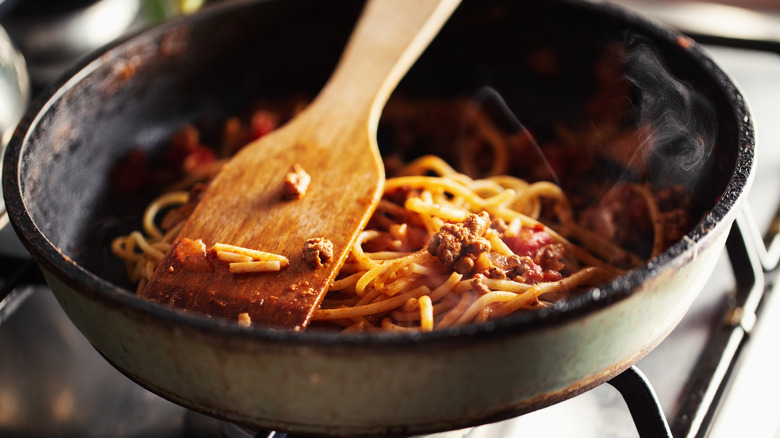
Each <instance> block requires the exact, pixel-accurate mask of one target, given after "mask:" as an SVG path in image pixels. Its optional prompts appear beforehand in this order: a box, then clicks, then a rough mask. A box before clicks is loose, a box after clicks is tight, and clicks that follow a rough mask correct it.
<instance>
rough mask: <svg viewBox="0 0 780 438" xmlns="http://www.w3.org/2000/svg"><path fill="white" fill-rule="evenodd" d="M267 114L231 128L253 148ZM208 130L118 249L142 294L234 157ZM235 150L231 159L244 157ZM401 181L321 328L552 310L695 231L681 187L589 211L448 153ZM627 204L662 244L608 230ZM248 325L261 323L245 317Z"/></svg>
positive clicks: (419, 162) (401, 171)
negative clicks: (472, 172) (470, 170)
mask: <svg viewBox="0 0 780 438" xmlns="http://www.w3.org/2000/svg"><path fill="white" fill-rule="evenodd" d="M263 114H264V115H263V117H258V116H257V114H255V115H254V116H253V118H252V119H251V121H250V122H249V123H248V124H247V125H244V126H243V127H241V126H239V127H238V128H237V127H236V123H237V121H236V120H235V119H231V120H229V121H228V123H226V124H225V129H226V131H225V133H226V135H225V137H226V138H227V137H228V136H230V135H232V136H233V137H239V138H241V140H235V139H234V140H233V141H245V140H246V137H247V136H249V137H250V138H251V137H252V136H255V137H256V136H258V135H262V133H259V134H258V132H259V131H260V130H264V132H267V131H269V130H270V129H272V128H273V126H272V127H270V128H269V126H268V123H269V120H278V119H279V118H280V117H278V115H275V114H273V113H271V114H270V115H269V114H265V113H263ZM255 125H257V126H255ZM241 130H243V131H241ZM247 132H249V134H247ZM196 134H197V131H196V132H195V133H193V128H192V127H190V126H187V127H185V128H183V129H182V131H180V132H179V133H178V134H177V136H175V137H174V139H173V142H172V146H171V150H173V151H174V152H176V153H178V154H179V164H178V166H180V167H179V169H184V171H183V172H182V173H183V180H182V182H180V183H177V184H175V185H173V186H171V188H172V189H171V190H170V191H167V192H166V193H164V194H162V195H161V196H160V197H158V198H157V199H156V200H155V201H154V202H152V203H151V204H150V205H149V207H148V208H147V210H146V212H145V214H144V216H143V227H142V228H143V229H142V230H139V231H134V232H132V233H130V234H128V235H126V236H120V237H118V238H116V239H115V240H114V242H113V244H112V250H113V252H114V253H115V254H116V255H117V256H118V257H119V258H120V259H122V260H124V262H125V266H126V271H127V276H128V279H129V280H130V281H132V282H133V283H136V284H137V290H138V291H139V292H140V291H141V290H143V288H144V286H145V284H146V282H147V281H148V279H149V277H150V276H151V275H152V273H153V272H154V270H155V268H156V267H157V265H158V264H159V262H160V261H161V260H162V258H163V256H164V254H165V253H166V251H167V250H168V249H169V248H170V246H171V244H172V242H173V241H174V240H175V238H176V235H177V233H178V230H179V229H180V227H181V225H183V223H184V221H186V219H187V217H188V215H189V214H190V213H191V212H192V209H193V208H194V206H195V205H196V204H197V202H198V200H199V195H200V193H202V190H203V187H204V185H203V182H206V183H207V181H208V179H209V178H210V177H211V176H213V175H214V174H215V173H216V172H218V170H219V167H220V166H221V161H220V160H221V159H222V158H224V157H219V155H220V154H219V153H216V152H211V151H214V150H216V148H214V149H212V148H207V147H204V146H202V145H200V143H199V140H198V137H197V135H196ZM491 135H496V134H495V132H493V133H492V134H491ZM227 142H228V141H227V140H225V141H223V144H222V148H221V149H222V151H223V152H222V154H223V155H229V154H230V153H232V152H233V151H234V150H235V147H233V146H225V144H227ZM226 150H227V152H225V151H226ZM204 151H206V152H204ZM170 154H173V152H170ZM130 157H132V154H131V155H130ZM133 160H136V161H137V157H136V158H133ZM130 161H131V162H132V160H130ZM123 165H124V166H128V164H127V161H125V163H120V166H118V167H117V169H118V170H117V172H116V173H119V174H125V175H126V174H128V173H130V172H128V171H127V169H122V167H121V166H123ZM392 174H393V175H392V177H390V178H388V179H387V181H386V183H385V187H384V195H383V197H382V199H381V201H380V202H379V205H378V207H377V210H376V211H375V213H374V215H373V216H372V218H371V220H370V222H369V225H368V227H367V228H366V229H365V230H363V231H362V233H361V234H360V235H359V237H358V239H357V242H355V244H354V245H353V247H352V249H351V252H350V255H349V257H348V259H347V261H346V263H345V265H344V266H343V267H342V269H341V270H340V272H339V275H338V277H337V279H336V280H335V281H334V283H333V284H332V285H331V287H330V289H329V291H328V293H327V295H326V296H325V298H324V300H323V302H322V305H321V307H320V308H319V309H317V310H315V313H314V315H313V319H312V323H311V327H312V329H313V328H317V329H320V328H335V329H338V330H343V331H346V332H350V331H373V330H384V331H408V330H423V331H430V330H435V329H441V328H446V327H451V326H455V325H462V324H468V323H475V322H483V321H487V320H490V319H495V318H499V317H502V316H506V315H510V314H513V313H516V312H523V311H529V310H533V309H537V308H541V307H545V306H549V305H551V303H553V302H555V301H556V300H561V299H565V298H566V297H567V296H570V295H571V294H577V293H581V292H582V291H585V290H588V289H589V288H590V287H592V286H597V285H599V284H603V283H604V282H606V281H608V280H610V279H613V278H615V277H617V276H619V275H621V274H622V273H623V272H625V270H626V269H630V268H632V267H635V266H637V265H639V264H640V263H642V262H643V260H644V259H646V258H647V257H652V256H655V255H657V254H659V253H660V252H661V251H662V250H663V249H665V248H666V247H667V246H668V245H669V244H670V243H671V242H673V241H674V240H677V239H679V238H680V237H681V236H682V234H684V232H685V231H687V226H688V222H689V218H688V217H682V218H681V217H680V216H681V215H683V216H684V213H685V210H684V209H683V208H681V204H684V202H685V199H686V193H685V191H684V190H680V189H679V188H666V189H664V190H656V189H654V188H652V187H650V186H649V185H647V184H640V183H622V184H620V185H619V186H617V187H616V188H615V189H613V191H612V192H610V193H611V194H610V195H608V196H607V197H605V200H604V201H602V203H601V204H598V205H595V206H589V207H588V208H586V209H585V210H584V212H581V213H579V214H578V212H575V211H574V210H573V208H572V203H571V201H570V199H569V198H568V197H567V196H566V194H565V193H564V191H563V190H562V189H561V188H560V187H559V186H558V185H556V184H554V183H552V182H549V181H536V182H527V181H525V180H523V179H520V178H517V177H513V176H508V175H490V176H487V177H483V178H472V177H469V176H467V175H465V174H463V173H459V172H458V171H456V170H455V169H453V168H452V167H451V166H450V165H449V164H448V163H446V162H445V161H444V160H442V159H441V158H439V157H436V156H431V155H426V156H422V157H419V158H417V159H415V160H414V161H411V162H409V163H406V164H404V165H403V166H400V167H398V166H393V169H392ZM120 181H121V179H120ZM196 181H197V182H196ZM193 182H196V183H195V184H194V185H193ZM184 187H191V188H190V189H189V191H183V190H181V188H184ZM626 199H630V200H631V203H632V210H631V211H632V212H633V213H632V214H634V215H641V216H643V217H642V223H646V224H649V227H650V228H651V229H650V230H649V233H647V232H644V231H643V232H642V233H643V234H649V235H650V236H651V239H652V245H651V246H652V249H651V252H650V254H637V253H634V252H632V251H630V250H628V249H626V248H624V246H626V245H623V244H624V243H625V242H627V241H631V239H632V238H634V237H635V236H631V235H630V234H631V233H630V230H628V231H629V232H628V233H625V232H624V233H623V234H625V235H619V236H618V237H615V236H616V232H615V230H605V229H604V227H609V225H610V224H613V225H614V224H616V223H618V221H617V220H615V219H614V217H613V216H619V215H620V214H623V212H622V210H621V207H624V205H625V202H623V201H625V200H626ZM292 202H294V201H292ZM605 236H608V237H613V238H608V237H605ZM324 237H325V239H323V240H326V238H327V236H324ZM645 238H646V236H645ZM621 245H623V246H621ZM303 248H304V243H303V242H302V250H303ZM307 248H309V249H308V251H310V252H311V253H312V257H311V263H312V265H313V266H315V268H316V264H317V261H320V260H321V259H320V257H325V256H326V252H327V251H326V250H327V245H325V244H324V243H322V242H313V243H311V244H310V245H309V247H307ZM263 250H264V251H269V252H271V253H272V252H273V248H265V249H263ZM272 256H273V257H282V258H283V256H284V255H278V256H277V255H273V254H272ZM226 257H228V256H226ZM230 257H232V256H230ZM279 260H282V259H279ZM285 260H286V259H285ZM283 266H284V264H283V263H282V268H283ZM248 275H268V274H266V273H261V272H258V273H253V274H248ZM237 321H238V322H239V323H240V324H241V325H249V324H251V323H252V322H251V321H248V320H247V319H246V318H245V317H242V316H241V315H239V316H238V317H237Z"/></svg>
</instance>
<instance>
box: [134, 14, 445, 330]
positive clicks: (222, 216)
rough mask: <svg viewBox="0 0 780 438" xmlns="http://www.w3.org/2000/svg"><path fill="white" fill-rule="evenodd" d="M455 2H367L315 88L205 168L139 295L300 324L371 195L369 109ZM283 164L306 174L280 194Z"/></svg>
mask: <svg viewBox="0 0 780 438" xmlns="http://www.w3.org/2000/svg"><path fill="white" fill-rule="evenodd" d="M458 3H459V1H458V0H371V1H369V2H368V3H367V5H366V8H365V9H364V11H363V15H362V16H361V19H360V21H359V23H358V25H357V27H356V29H355V31H354V32H353V35H352V38H351V39H350V42H349V44H348V45H347V48H346V49H345V52H344V55H343V57H342V59H341V61H340V62H339V66H338V67H337V69H336V71H335V72H334V74H333V76H332V77H331V79H330V80H329V81H328V84H327V85H326V87H325V88H324V89H323V91H322V92H321V93H320V95H319V96H318V97H317V98H316V99H315V101H314V102H313V103H312V104H311V105H310V106H309V107H307V108H306V109H305V110H304V111H303V113H301V114H300V115H298V116H297V117H296V118H295V119H293V120H292V121H291V122H290V123H288V124H287V125H285V126H283V127H282V128H281V129H279V130H277V131H275V132H273V133H271V134H269V135H267V136H265V137H263V138H261V139H260V140H259V141H257V142H255V143H253V144H250V145H248V146H247V147H245V148H244V149H242V150H241V151H240V152H239V153H238V154H237V155H236V156H235V157H234V158H233V159H232V160H231V161H230V162H229V163H228V164H227V165H226V166H225V168H224V169H223V170H222V171H221V172H220V173H219V174H218V175H217V176H216V177H215V179H214V180H213V181H212V182H211V183H210V185H209V187H208V189H207V190H206V191H205V193H204V195H203V199H202V200H201V201H200V203H199V204H198V206H197V207H196V208H195V210H194V211H193V213H192V216H191V217H190V218H189V220H188V221H187V223H186V224H185V226H184V228H183V229H182V231H181V232H180V234H179V236H178V237H177V240H176V242H174V245H173V248H172V249H171V250H170V251H169V252H168V253H167V254H166V255H165V258H164V259H163V261H162V263H161V264H160V265H159V266H158V268H157V269H156V271H155V273H154V275H153V276H152V278H151V279H150V281H149V283H148V285H147V286H146V288H145V289H144V290H143V292H142V296H143V297H145V298H147V299H150V300H154V301H158V302H161V303H165V304H168V305H170V306H173V307H178V308H181V309H185V310H187V311H193V312H198V313H204V314H207V315H211V316H217V317H224V318H228V319H238V318H239V315H241V314H246V315H248V316H249V318H250V319H251V321H252V322H253V323H260V324H263V325H266V326H271V327H281V328H291V329H299V330H300V329H303V328H305V327H306V325H307V324H308V322H309V320H310V318H311V315H312V312H313V311H314V309H316V308H317V307H318V305H319V304H320V302H321V300H322V298H323V295H324V293H325V291H326V290H327V288H328V286H329V285H330V283H331V282H332V281H333V279H334V278H335V276H336V275H337V273H338V269H339V268H340V267H341V265H342V264H343V262H344V260H345V259H346V257H347V255H348V252H349V250H350V247H351V245H352V243H353V242H354V241H355V239H356V238H357V236H358V234H359V233H360V231H361V230H362V229H363V227H364V226H365V225H366V223H367V222H368V220H369V218H370V216H371V214H372V213H373V211H374V208H375V207H376V205H377V203H378V202H379V198H380V196H381V192H382V185H383V183H384V167H383V165H382V162H381V157H380V156H379V152H378V148H377V145H376V125H377V122H378V119H379V114H380V113H381V109H382V107H383V106H384V103H385V101H386V100H387V98H388V97H389V94H390V92H391V91H392V89H393V87H395V85H396V84H397V83H398V81H399V80H400V79H401V77H403V75H404V74H405V72H406V71H407V70H408V68H409V67H411V65H412V63H413V62H414V60H415V59H416V58H417V57H418V56H419V54H420V53H421V52H422V51H423V49H424V48H425V47H426V46H427V44H428V42H430V40H431V39H432V38H433V36H434V35H435V34H436V33H437V32H438V30H439V28H440V27H441V26H442V25H443V23H444V22H445V21H446V20H447V18H448V17H449V16H450V14H451V13H452V11H453V10H454V9H455V7H456V6H457V4H458ZM295 165H299V166H300V167H302V168H303V170H304V171H305V172H307V173H308V174H309V175H310V176H311V182H310V184H309V186H308V189H307V190H306V193H305V194H304V195H303V196H302V197H301V198H300V199H292V200H291V199H287V198H285V197H284V196H283V194H282V190H283V189H282V187H283V186H284V180H285V177H286V175H287V173H288V172H290V171H291V169H293V167H294V166H295ZM312 238H323V239H326V240H327V241H329V242H330V243H331V244H332V247H333V255H332V258H331V259H330V260H328V261H326V262H324V263H323V265H322V266H317V265H315V264H312V263H309V262H307V261H305V260H304V259H303V245H304V242H306V241H307V240H308V239H312ZM218 243H219V244H228V245H234V246H239V247H244V248H248V249H252V250H259V251H265V252H270V253H275V254H280V255H283V256H285V257H286V258H287V259H288V260H289V265H288V266H285V267H283V268H282V269H281V270H279V271H271V272H261V273H251V274H236V273H233V272H230V271H229V268H228V264H227V263H225V262H224V261H221V260H218V259H217V258H216V257H215V255H214V251H205V250H208V249H209V248H212V246H213V245H214V244H218ZM204 249H205V250H204Z"/></svg>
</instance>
